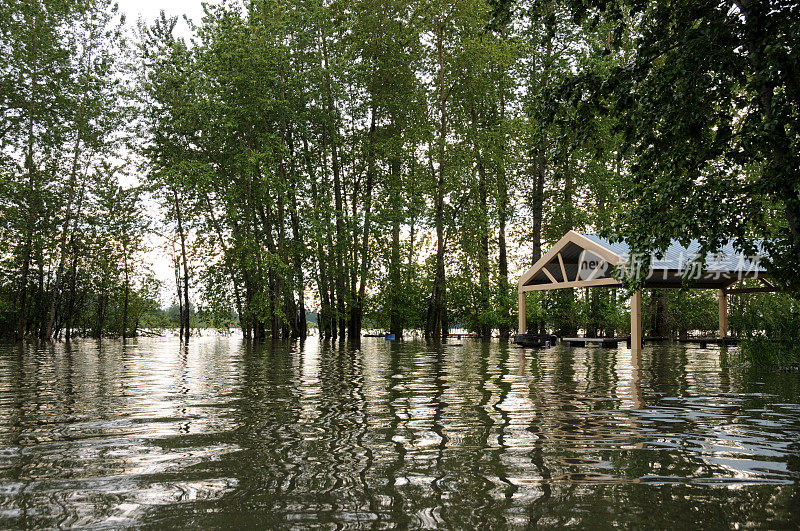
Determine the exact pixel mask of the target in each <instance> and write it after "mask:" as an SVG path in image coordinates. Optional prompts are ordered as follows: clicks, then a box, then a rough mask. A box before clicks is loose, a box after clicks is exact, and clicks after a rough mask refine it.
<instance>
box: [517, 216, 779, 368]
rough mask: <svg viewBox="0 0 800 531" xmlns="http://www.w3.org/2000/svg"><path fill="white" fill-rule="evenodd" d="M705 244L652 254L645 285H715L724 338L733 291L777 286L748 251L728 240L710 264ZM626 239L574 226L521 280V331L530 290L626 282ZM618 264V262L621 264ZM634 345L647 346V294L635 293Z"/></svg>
mask: <svg viewBox="0 0 800 531" xmlns="http://www.w3.org/2000/svg"><path fill="white" fill-rule="evenodd" d="M699 250H700V245H699V243H698V242H697V241H692V242H691V243H690V244H689V245H688V246H687V247H684V246H683V245H681V244H680V243H678V242H677V241H675V240H673V241H672V243H671V244H670V246H669V248H667V250H666V252H665V253H664V255H663V258H661V259H657V258H655V257H653V259H652V260H651V264H650V267H649V270H648V271H647V272H644V273H645V274H646V280H645V282H644V287H645V288H672V289H677V288H681V287H683V286H686V285H688V286H689V287H692V288H699V289H716V290H718V294H719V338H720V339H725V338H726V337H727V336H728V295H729V294H733V293H752V292H765V291H777V288H776V287H775V286H774V285H773V284H772V283H770V282H769V280H768V278H765V277H766V276H767V271H766V270H765V269H764V268H763V266H761V265H760V262H759V260H755V259H753V258H751V257H747V256H744V255H743V254H741V253H738V252H736V251H735V250H734V248H733V245H732V244H730V243H728V244H727V245H725V246H724V247H723V248H722V249H721V250H720V252H719V253H717V254H716V255H714V256H713V257H706V260H705V263H703V261H702V260H698V251H699ZM633 258H634V259H632V258H631V256H630V249H629V247H628V245H627V244H626V243H624V242H620V243H612V242H610V241H609V240H607V239H605V238H601V237H599V236H596V235H594V234H581V233H578V232H575V231H569V232H568V233H567V234H565V235H564V237H563V238H561V239H560V240H559V241H558V243H556V244H555V245H554V246H553V247H552V248H551V249H550V250H549V251H547V252H546V253H545V254H544V255H542V257H541V259H539V261H538V262H536V264H534V266H533V267H532V268H530V269H529V270H528V271H526V272H525V273H524V274H523V275H522V277H520V279H519V289H518V292H519V330H518V335H525V334H527V322H526V314H525V312H526V303H525V293H527V292H528V291H541V290H551V289H563V288H585V287H598V286H605V287H621V286H622V282H620V280H619V278H618V276H615V274H614V273H615V271H619V270H620V269H622V268H624V270H625V271H628V272H629V273H635V268H636V267H637V263H636V260H635V257H633ZM618 266H619V267H618ZM746 278H752V279H755V278H757V279H759V280H760V281H761V282H762V286H760V287H755V288H752V287H751V288H734V287H733V286H734V285H735V284H736V283H737V282H739V281H740V280H743V279H746ZM630 339H631V348H632V350H633V351H634V353H636V352H639V351H640V350H641V346H642V294H641V291H636V292H634V293H633V295H632V296H631V338H630Z"/></svg>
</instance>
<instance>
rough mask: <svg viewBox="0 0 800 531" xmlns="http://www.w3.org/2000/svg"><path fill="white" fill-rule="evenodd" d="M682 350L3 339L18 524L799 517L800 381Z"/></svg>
mask: <svg viewBox="0 0 800 531" xmlns="http://www.w3.org/2000/svg"><path fill="white" fill-rule="evenodd" d="M726 356H727V353H726V352H724V351H723V352H720V350H718V349H708V350H706V349H695V348H686V347H683V346H659V347H648V348H647V349H645V352H644V354H643V355H642V356H640V357H638V358H634V357H632V356H631V354H630V351H628V350H626V349H625V348H620V349H619V350H608V349H599V348H585V349H569V348H556V349H551V350H547V351H539V352H536V351H531V350H524V349H519V348H516V347H510V346H508V345H506V344H502V343H497V342H469V341H465V342H464V344H463V345H460V346H444V347H436V346H434V345H433V344H426V343H423V342H406V343H390V342H385V341H383V340H365V342H364V344H363V345H362V349H361V350H350V349H347V348H339V347H338V346H337V345H335V344H333V345H331V344H328V343H326V342H318V341H317V340H315V339H310V340H309V341H308V342H307V343H306V344H305V345H300V344H297V343H296V344H285V343H283V344H275V345H272V344H267V345H262V346H258V345H256V346H254V345H248V344H246V343H243V342H242V341H240V340H237V339H228V338H224V339H222V338H197V339H196V340H194V341H193V344H192V345H191V346H190V347H188V348H182V347H179V346H178V345H177V344H176V341H175V340H174V339H172V338H170V339H140V340H138V341H134V342H128V343H127V344H125V345H123V344H121V343H119V342H110V341H106V342H102V343H97V342H93V341H85V342H84V341H81V342H75V343H73V344H72V345H71V346H67V345H63V344H58V345H55V346H53V345H45V346H41V347H37V346H35V345H17V346H13V345H6V346H0V526H2V527H9V526H22V527H35V526H48V527H50V526H88V525H106V526H112V527H116V526H127V525H141V524H150V525H156V526H169V525H174V526H187V525H204V526H211V525H217V526H223V525H226V526H229V525H247V524H261V525H275V526H277V525H282V526H286V525H293V526H305V525H311V524H323V525H326V524H327V525H334V526H335V525H344V526H346V527H375V526H376V525H377V526H378V527H392V526H399V527H415V528H419V527H437V526H443V527H458V528H461V527H469V528H471V527H477V526H489V527H507V526H527V525H531V524H539V525H555V526H562V525H569V524H578V525H584V526H609V525H613V524H622V525H625V524H639V525H643V524H649V525H656V526H669V527H675V526H676V525H681V524H686V525H689V524H696V523H699V522H703V523H705V524H707V525H713V526H717V527H720V526H721V527H729V526H734V525H736V524H739V525H746V524H748V523H750V524H756V525H761V526H767V527H776V526H778V527H783V526H791V525H794V526H797V525H798V524H800V510H799V509H798V507H800V486H799V485H800V378H799V377H798V375H797V374H796V373H795V374H780V373H775V374H772V373H756V372H747V371H742V370H737V369H729V368H728V367H727V363H726V362H725V357H726Z"/></svg>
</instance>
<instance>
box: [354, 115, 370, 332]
mask: <svg viewBox="0 0 800 531" xmlns="http://www.w3.org/2000/svg"><path fill="white" fill-rule="evenodd" d="M375 114H376V109H375V106H374V104H373V106H372V110H371V118H370V126H369V138H368V143H369V146H368V148H367V183H366V187H365V190H364V233H363V234H362V235H361V271H360V278H359V286H358V295H357V296H356V300H355V301H354V303H353V309H352V314H351V319H350V337H351V339H352V340H354V341H359V340H360V339H361V320H362V318H363V314H364V298H365V296H366V285H367V271H368V264H369V234H370V230H371V222H372V218H371V214H372V187H373V184H374V181H375V119H376V117H375Z"/></svg>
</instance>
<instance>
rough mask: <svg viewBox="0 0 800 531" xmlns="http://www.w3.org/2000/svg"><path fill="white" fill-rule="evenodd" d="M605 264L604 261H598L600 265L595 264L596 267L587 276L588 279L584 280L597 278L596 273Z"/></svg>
mask: <svg viewBox="0 0 800 531" xmlns="http://www.w3.org/2000/svg"><path fill="white" fill-rule="evenodd" d="M605 264H606V261H605V260H600V263H599V264H597V267H595V268H594V271H592V273H591V274H590V275H589V278H587V279H586V280H594V277H595V276H597V273H598V271H600V268H601V267H603V266H604V265H605Z"/></svg>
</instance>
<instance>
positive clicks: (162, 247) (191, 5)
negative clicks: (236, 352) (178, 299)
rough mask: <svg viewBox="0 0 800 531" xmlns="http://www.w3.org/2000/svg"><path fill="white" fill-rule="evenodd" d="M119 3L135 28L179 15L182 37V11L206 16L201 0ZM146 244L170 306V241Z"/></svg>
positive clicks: (153, 210) (154, 210)
mask: <svg viewBox="0 0 800 531" xmlns="http://www.w3.org/2000/svg"><path fill="white" fill-rule="evenodd" d="M117 3H118V4H119V9H120V12H121V13H124V14H125V18H126V22H125V23H126V25H127V26H128V28H131V29H132V28H135V27H136V24H137V23H138V21H139V19H142V20H143V21H144V22H145V23H148V24H149V23H151V22H152V21H153V20H155V19H156V18H157V17H158V15H159V12H160V11H161V10H162V9H163V10H164V13H165V14H166V15H167V16H173V17H174V16H177V17H178V25H177V27H176V31H175V33H176V35H178V36H181V37H189V28H188V26H187V25H186V22H185V21H184V20H183V15H187V16H188V17H189V18H190V19H191V20H192V21H193V22H194V23H196V24H197V23H199V22H200V19H201V18H202V16H203V5H202V2H201V0H117ZM210 3H214V2H213V1H212V2H210ZM146 208H147V211H148V212H149V213H150V214H151V215H154V216H158V207H157V205H155V204H148V205H146ZM147 245H148V247H150V249H151V250H150V251H149V252H148V253H147V255H146V256H145V260H147V261H149V263H150V264H149V265H150V267H151V268H152V270H153V272H154V273H155V275H156V277H157V278H158V279H159V280H161V281H162V282H163V287H162V291H161V303H162V305H165V306H168V305H170V304H172V303H173V302H175V272H174V270H173V266H172V260H171V257H170V255H171V253H170V251H169V250H168V249H167V247H168V242H167V240H166V239H165V238H163V237H162V236H159V235H155V234H154V235H151V236H150V237H149V238H148V239H147ZM192 295H194V294H192ZM193 298H194V297H193Z"/></svg>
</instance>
